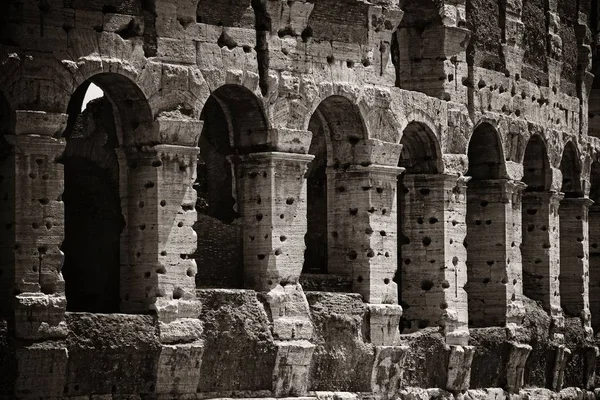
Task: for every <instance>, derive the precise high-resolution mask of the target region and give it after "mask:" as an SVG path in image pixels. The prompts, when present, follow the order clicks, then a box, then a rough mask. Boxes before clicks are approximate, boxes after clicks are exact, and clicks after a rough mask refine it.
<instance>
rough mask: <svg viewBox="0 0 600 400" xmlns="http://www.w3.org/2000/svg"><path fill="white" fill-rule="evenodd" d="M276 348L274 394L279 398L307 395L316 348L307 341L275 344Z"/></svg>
mask: <svg viewBox="0 0 600 400" xmlns="http://www.w3.org/2000/svg"><path fill="white" fill-rule="evenodd" d="M275 346H276V347H277V356H276V360H275V368H274V369H273V394H275V396H277V397H281V396H302V395H305V394H306V391H307V390H308V376H309V367H310V362H311V360H312V355H313V352H314V349H315V346H314V345H313V344H312V343H310V342H308V341H306V340H296V341H289V342H275Z"/></svg>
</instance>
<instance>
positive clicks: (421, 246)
mask: <svg viewBox="0 0 600 400" xmlns="http://www.w3.org/2000/svg"><path fill="white" fill-rule="evenodd" d="M400 144H401V145H402V152H401V153H400V162H399V166H400V167H402V168H404V169H405V171H404V173H403V174H402V175H400V176H399V177H398V193H397V196H398V200H397V204H398V215H397V221H398V222H397V224H398V269H397V271H396V276H395V281H396V283H397V284H398V299H399V302H400V304H401V305H402V308H403V309H404V312H403V315H402V320H401V324H400V330H401V332H403V333H410V332H414V331H417V330H419V329H423V328H427V327H430V326H432V325H433V324H436V323H437V322H438V320H439V317H440V314H441V312H443V311H442V310H441V309H440V307H439V304H441V303H442V302H443V299H442V297H443V294H442V293H441V291H442V290H443V287H442V286H443V282H444V280H445V279H444V276H443V274H440V268H441V269H442V270H443V269H444V267H445V259H444V257H443V256H442V257H436V256H434V255H433V254H434V253H437V252H438V250H441V253H443V246H444V240H443V236H444V232H443V226H444V204H443V202H444V198H443V196H442V197H441V198H439V197H438V196H436V195H434V193H440V192H442V193H443V191H444V181H443V179H439V178H440V177H441V178H443V176H438V175H437V174H438V173H439V172H440V171H439V167H438V163H439V160H440V150H439V144H438V141H437V138H436V137H435V134H434V133H433V132H432V131H431V130H430V129H429V128H428V127H427V126H426V125H424V124H421V123H418V122H411V123H410V124H408V126H407V127H406V128H405V129H404V132H403V135H402V140H401V141H400ZM455 180H456V179H455ZM440 227H442V228H441V229H440ZM440 234H441V236H440ZM440 239H441V240H440Z"/></svg>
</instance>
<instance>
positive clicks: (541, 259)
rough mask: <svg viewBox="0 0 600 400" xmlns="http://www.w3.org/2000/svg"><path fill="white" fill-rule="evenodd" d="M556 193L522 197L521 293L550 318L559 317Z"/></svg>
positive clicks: (559, 195)
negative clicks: (546, 312) (535, 301)
mask: <svg viewBox="0 0 600 400" xmlns="http://www.w3.org/2000/svg"><path fill="white" fill-rule="evenodd" d="M562 198H563V194H562V193H556V192H525V193H524V194H523V246H522V248H521V254H522V257H523V292H524V294H525V295H526V296H528V297H530V298H531V299H533V300H538V301H541V302H542V305H543V307H544V309H545V310H546V311H548V312H549V313H550V314H551V315H552V316H554V317H556V316H560V315H561V309H560V283H559V280H558V275H559V272H560V267H559V263H560V247H561V245H560V230H559V216H558V208H559V206H560V201H561V200H562Z"/></svg>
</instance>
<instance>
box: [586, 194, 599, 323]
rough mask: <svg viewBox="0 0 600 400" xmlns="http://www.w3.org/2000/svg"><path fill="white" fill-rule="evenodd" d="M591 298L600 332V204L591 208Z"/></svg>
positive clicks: (593, 314)
mask: <svg viewBox="0 0 600 400" xmlns="http://www.w3.org/2000/svg"><path fill="white" fill-rule="evenodd" d="M588 220H589V224H588V227H589V243H590V247H589V252H590V261H589V272H590V277H589V299H590V313H591V318H592V328H593V329H594V332H596V333H598V332H600V206H598V205H596V204H594V205H592V206H591V207H590V208H589V214H588Z"/></svg>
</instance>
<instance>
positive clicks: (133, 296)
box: [121, 145, 199, 319]
mask: <svg viewBox="0 0 600 400" xmlns="http://www.w3.org/2000/svg"><path fill="white" fill-rule="evenodd" d="M198 152H199V149H198V148H197V147H186V146H175V145H156V146H153V147H147V148H142V149H141V150H130V151H129V152H128V155H127V159H128V173H127V183H128V185H127V193H122V196H127V201H126V202H125V203H126V204H127V213H126V215H127V227H126V231H125V233H124V235H125V238H124V246H123V251H124V252H126V257H125V258H123V259H124V260H125V263H124V264H123V265H121V301H122V303H121V311H123V312H147V311H148V310H149V309H150V308H151V307H158V308H160V307H161V305H160V304H158V305H154V304H155V302H156V299H157V298H160V300H161V301H162V302H164V301H167V302H168V301H170V300H178V299H184V300H185V299H193V298H195V289H196V284H195V275H196V263H195V261H194V260H193V259H190V258H188V254H191V253H193V252H194V250H195V249H196V245H197V243H196V233H195V232H194V230H193V229H192V225H193V224H194V222H195V221H196V209H195V203H196V192H195V190H194V189H193V188H192V185H193V183H194V180H195V177H196V161H197V157H198ZM163 317H164V316H163ZM172 317H173V318H175V317H177V316H172ZM163 319H164V318H163ZM167 319H169V318H167Z"/></svg>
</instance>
